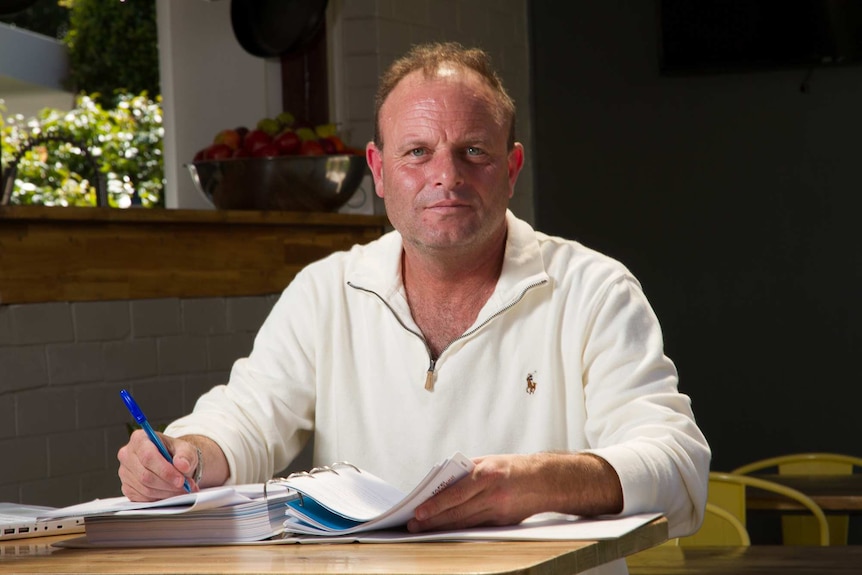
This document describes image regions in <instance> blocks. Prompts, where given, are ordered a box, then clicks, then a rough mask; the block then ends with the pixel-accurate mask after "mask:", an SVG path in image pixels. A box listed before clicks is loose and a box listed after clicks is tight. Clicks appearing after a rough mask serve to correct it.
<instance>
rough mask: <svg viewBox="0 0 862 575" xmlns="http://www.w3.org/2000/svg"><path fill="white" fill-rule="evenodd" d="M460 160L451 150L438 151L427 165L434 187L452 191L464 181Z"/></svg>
mask: <svg viewBox="0 0 862 575" xmlns="http://www.w3.org/2000/svg"><path fill="white" fill-rule="evenodd" d="M461 162H462V160H461V158H459V157H458V155H457V153H456V152H454V151H452V150H438V151H436V152H435V153H434V157H433V159H432V160H431V162H430V163H429V164H428V167H429V170H430V173H429V177H430V179H431V180H432V181H433V184H434V185H435V186H440V187H442V188H444V189H452V188H455V187H457V186H458V185H460V184H461V183H462V182H463V181H464V174H463V171H462V165H461Z"/></svg>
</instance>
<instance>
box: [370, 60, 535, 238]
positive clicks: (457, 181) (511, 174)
mask: <svg viewBox="0 0 862 575" xmlns="http://www.w3.org/2000/svg"><path fill="white" fill-rule="evenodd" d="M379 118H380V135H381V139H382V142H383V149H382V150H380V149H378V148H377V147H376V146H374V144H373V143H370V144H368V146H367V148H366V157H367V159H368V164H369V166H370V167H371V171H372V175H373V176H374V184H375V187H376V191H377V195H379V196H380V197H381V198H383V199H384V201H385V203H386V213H387V215H388V216H389V220H390V221H391V222H392V225H393V226H394V227H395V229H397V230H398V231H399V232H401V235H402V236H403V238H404V241H405V242H406V243H409V244H411V245H412V246H414V247H416V248H417V249H419V250H423V251H435V250H447V249H449V250H451V249H452V248H454V249H456V250H459V249H460V250H462V251H464V252H468V251H470V250H475V249H477V248H482V247H484V246H486V245H487V244H488V243H489V242H491V241H492V240H495V239H497V238H498V237H499V235H501V234H502V233H503V231H504V230H505V214H506V208H507V206H508V204H509V199H510V198H511V197H512V192H513V190H514V186H515V180H516V179H517V177H518V173H519V172H520V170H521V167H522V165H523V148H522V147H521V145H520V144H515V147H514V148H513V149H512V150H511V151H509V150H507V149H506V142H507V137H508V135H509V125H508V122H507V120H506V119H505V118H504V117H503V115H502V112H500V111H499V108H498V107H497V106H496V105H495V99H494V93H493V91H492V90H491V89H490V88H489V87H487V86H486V85H485V84H484V83H483V82H482V81H481V80H480V78H479V77H478V75H476V74H475V73H474V72H472V71H464V70H460V69H457V68H456V69H453V68H445V69H442V70H441V72H439V73H438V74H437V75H436V76H434V77H433V78H430V79H429V78H425V76H424V75H423V73H422V72H413V73H412V74H409V75H408V76H406V77H405V78H404V79H403V80H402V81H401V82H400V83H399V84H398V85H397V86H396V87H395V89H394V90H393V91H392V92H391V93H390V94H389V96H388V97H387V99H386V101H385V102H384V103H383V106H382V107H381V109H380V115H379Z"/></svg>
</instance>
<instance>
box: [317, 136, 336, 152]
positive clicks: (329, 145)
mask: <svg viewBox="0 0 862 575" xmlns="http://www.w3.org/2000/svg"><path fill="white" fill-rule="evenodd" d="M317 143H318V144H320V147H321V148H323V153H324V154H336V153H338V150H336V149H335V142H333V141H331V140H330V139H329V138H318V140H317Z"/></svg>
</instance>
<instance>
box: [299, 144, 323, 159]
mask: <svg viewBox="0 0 862 575" xmlns="http://www.w3.org/2000/svg"><path fill="white" fill-rule="evenodd" d="M299 153H300V154H302V155H303V156H323V155H325V154H326V152H324V151H323V146H321V145H320V142H318V141H317V140H305V141H303V142H302V146H300V148H299Z"/></svg>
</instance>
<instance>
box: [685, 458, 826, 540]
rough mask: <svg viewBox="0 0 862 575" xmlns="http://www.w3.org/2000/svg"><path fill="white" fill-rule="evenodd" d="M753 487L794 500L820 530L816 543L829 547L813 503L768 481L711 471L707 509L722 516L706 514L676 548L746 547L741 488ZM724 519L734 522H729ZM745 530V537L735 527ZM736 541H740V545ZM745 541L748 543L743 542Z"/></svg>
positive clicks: (823, 521)
mask: <svg viewBox="0 0 862 575" xmlns="http://www.w3.org/2000/svg"><path fill="white" fill-rule="evenodd" d="M747 487H756V488H758V489H764V490H766V491H772V492H774V493H778V494H780V495H783V496H785V497H788V498H790V499H793V500H794V501H797V502H798V503H800V504H801V505H803V506H804V507H806V508H807V509H808V510H809V511H811V513H812V515H814V517H815V518H816V520H817V526H818V528H819V530H820V534H819V544H820V545H829V524H828V523H827V522H826V515H825V514H824V513H823V510H822V509H820V506H818V505H817V504H816V503H814V501H812V500H811V498H810V497H808V496H807V495H805V494H803V493H800V492H799V491H797V490H795V489H791V488H789V487H785V486H783V485H779V484H777V483H774V482H772V481H766V480H763V479H758V478H756V477H749V476H747V475H737V474H734V473H718V472H711V473H710V474H709V493H708V496H707V506H708V507H713V508H714V507H717V508H719V509H721V510H722V511H724V513H721V512H719V513H708V514H707V515H706V516H705V517H704V521H703V525H702V526H701V528H700V529H699V530H698V531H697V533H694V534H693V535H689V536H688V537H681V538H680V540H679V545H681V546H686V547H695V546H710V545H722V546H725V545H750V543H751V540H750V539H749V538H748V532H747V530H745V525H746V507H745V489H746V488H747ZM728 516H730V517H732V518H733V519H735V521H733V520H729V519H728ZM740 527H742V529H743V530H744V531H745V537H744V538H741V536H740V535H739V528H740ZM740 540H742V542H741V543H740ZM746 540H748V543H745V541H746Z"/></svg>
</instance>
